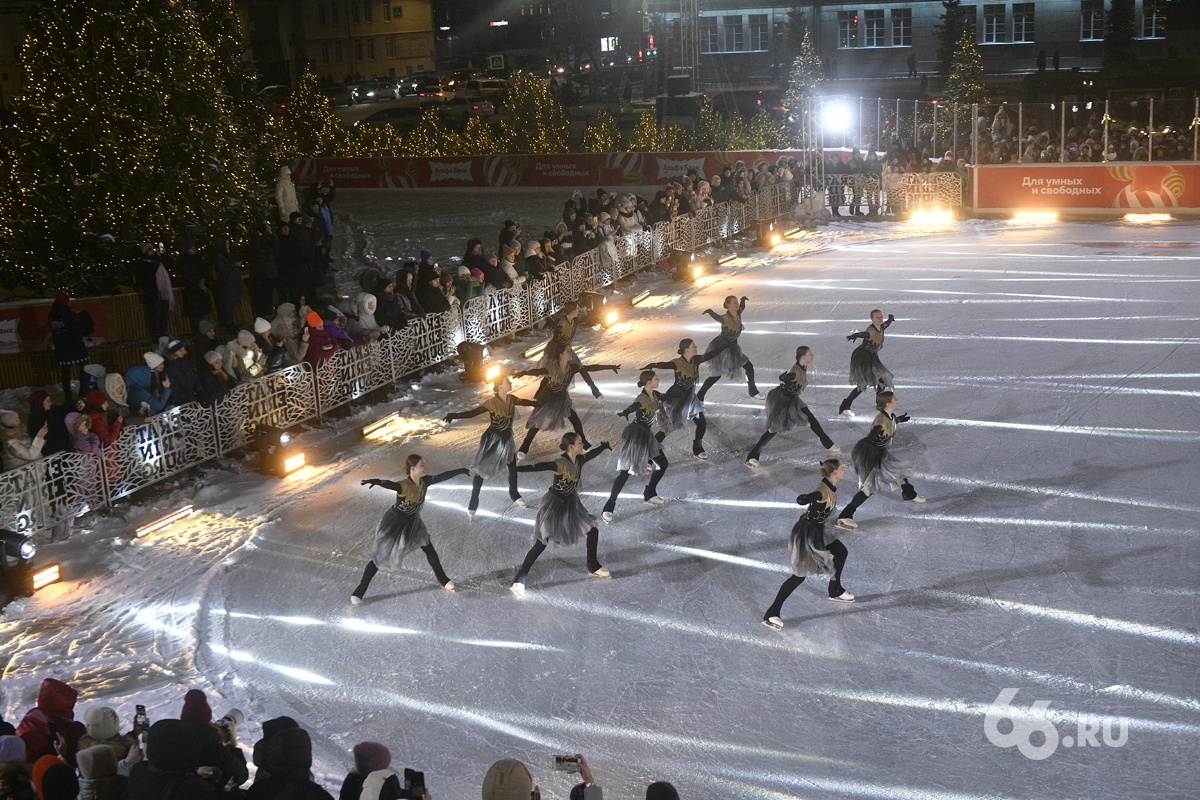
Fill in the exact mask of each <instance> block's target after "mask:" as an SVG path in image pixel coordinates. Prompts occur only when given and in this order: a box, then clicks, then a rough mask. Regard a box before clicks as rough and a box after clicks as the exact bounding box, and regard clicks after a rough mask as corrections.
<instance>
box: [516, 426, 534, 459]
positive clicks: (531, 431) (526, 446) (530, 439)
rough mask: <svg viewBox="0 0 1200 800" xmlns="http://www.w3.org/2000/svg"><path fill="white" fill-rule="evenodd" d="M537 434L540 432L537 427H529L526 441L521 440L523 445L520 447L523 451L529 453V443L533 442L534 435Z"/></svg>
mask: <svg viewBox="0 0 1200 800" xmlns="http://www.w3.org/2000/svg"><path fill="white" fill-rule="evenodd" d="M537 434H538V429H537V428H529V429H528V430H527V431H525V441H523V442H521V446H520V448H518V449H519V450H520V451H521V452H522V453H528V452H529V445H531V444H533V437H535V436H537Z"/></svg>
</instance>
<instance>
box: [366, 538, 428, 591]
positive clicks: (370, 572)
mask: <svg viewBox="0 0 1200 800" xmlns="http://www.w3.org/2000/svg"><path fill="white" fill-rule="evenodd" d="M421 551H422V552H423V553H425V558H427V559H429V566H430V567H431V568H432V569H433V576H434V577H435V578H437V582H438V583H440V584H441V585H442V586H445V585H446V584H447V583H449V582H450V578H449V577H448V576H447V575H446V573H445V571H444V570H443V569H442V562H441V559H439V558H438V554H437V550H434V549H433V544H432V543H430V544H427V545H425V546H424V547H422V548H421ZM378 573H379V567H378V566H376V564H375V559H371V560H370V561H368V562H367V568H366V569H364V570H363V574H362V580H360V581H359V582H358V586H356V587H355V589H354V596H355V597H357V598H359V599H362V597H363V595H365V594H366V593H367V587H368V586H370V585H371V581H372V580H373V579H374V578H375V575H376V574H378Z"/></svg>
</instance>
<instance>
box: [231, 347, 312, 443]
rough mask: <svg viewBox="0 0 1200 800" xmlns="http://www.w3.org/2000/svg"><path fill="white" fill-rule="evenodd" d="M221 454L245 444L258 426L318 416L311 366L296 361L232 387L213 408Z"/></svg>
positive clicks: (282, 425)
mask: <svg viewBox="0 0 1200 800" xmlns="http://www.w3.org/2000/svg"><path fill="white" fill-rule="evenodd" d="M214 411H215V421H216V426H217V439H218V442H219V443H220V446H221V453H222V454H224V453H228V452H230V451H232V450H237V449H238V448H239V447H245V446H246V445H247V444H249V442H250V433H251V431H253V430H254V428H255V427H256V426H258V425H270V426H272V427H275V428H287V427H291V426H292V425H296V424H298V423H300V422H304V421H305V420H309V419H312V418H313V417H315V416H317V386H316V382H315V380H314V378H313V371H312V367H310V366H309V365H308V364H297V365H296V366H294V367H288V368H286V369H281V370H280V371H278V372H272V373H270V374H269V375H264V376H263V377H261V378H256V379H255V380H253V381H248V382H246V383H242V384H239V385H237V386H235V387H234V388H233V389H232V390H231V391H230V392H229V394H227V395H225V397H224V399H222V400H221V402H219V403H217V404H216V407H215V408H214Z"/></svg>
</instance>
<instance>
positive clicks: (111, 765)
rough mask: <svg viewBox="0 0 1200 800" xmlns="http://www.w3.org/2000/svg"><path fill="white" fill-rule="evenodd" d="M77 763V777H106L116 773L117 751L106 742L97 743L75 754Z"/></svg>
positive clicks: (87, 778) (90, 778) (89, 778)
mask: <svg viewBox="0 0 1200 800" xmlns="http://www.w3.org/2000/svg"><path fill="white" fill-rule="evenodd" d="M75 763H76V764H78V765H79V777H81V778H84V779H85V780H95V779H96V778H107V777H109V776H110V775H116V774H117V751H115V750H113V749H112V748H111V747H109V746H108V745H106V744H98V745H96V746H95V747H89V748H87V749H86V750H80V751H79V752H78V753H76V754H75Z"/></svg>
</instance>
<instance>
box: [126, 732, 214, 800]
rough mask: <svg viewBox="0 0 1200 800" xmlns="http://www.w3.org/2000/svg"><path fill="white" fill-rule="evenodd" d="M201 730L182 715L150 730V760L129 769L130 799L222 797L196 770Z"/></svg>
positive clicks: (172, 799)
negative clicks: (181, 717)
mask: <svg viewBox="0 0 1200 800" xmlns="http://www.w3.org/2000/svg"><path fill="white" fill-rule="evenodd" d="M199 766H200V734H199V732H198V731H197V730H196V727H195V726H194V725H190V724H188V723H186V722H184V721H183V720H178V719H160V720H159V721H158V722H156V723H154V724H153V725H151V726H150V730H149V731H147V732H146V760H145V761H142V762H141V763H138V764H135V765H134V767H133V769H132V770H131V771H130V773H129V800H218V798H219V797H220V796H221V793H220V792H219V791H218V790H217V789H216V788H215V787H214V786H213V785H212V784H210V783H208V782H207V781H205V780H204V779H203V778H201V777H200V776H199V775H197V774H196V768H197V767H199Z"/></svg>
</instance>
